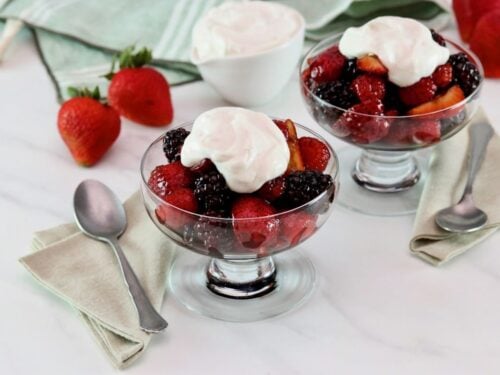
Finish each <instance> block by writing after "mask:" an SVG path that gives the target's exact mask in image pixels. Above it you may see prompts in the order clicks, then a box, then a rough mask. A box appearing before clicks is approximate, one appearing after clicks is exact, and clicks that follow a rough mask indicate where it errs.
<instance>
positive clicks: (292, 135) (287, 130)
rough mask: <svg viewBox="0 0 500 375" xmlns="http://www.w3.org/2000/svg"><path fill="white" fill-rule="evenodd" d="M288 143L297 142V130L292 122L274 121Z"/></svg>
mask: <svg viewBox="0 0 500 375" xmlns="http://www.w3.org/2000/svg"><path fill="white" fill-rule="evenodd" d="M273 121H274V123H275V124H276V126H277V127H278V128H279V129H280V130H281V132H282V133H283V135H284V136H285V139H286V140H287V141H295V140H297V129H296V128H295V124H294V123H293V121H292V120H289V119H288V120H273Z"/></svg>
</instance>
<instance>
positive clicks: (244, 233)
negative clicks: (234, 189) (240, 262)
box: [232, 195, 279, 249]
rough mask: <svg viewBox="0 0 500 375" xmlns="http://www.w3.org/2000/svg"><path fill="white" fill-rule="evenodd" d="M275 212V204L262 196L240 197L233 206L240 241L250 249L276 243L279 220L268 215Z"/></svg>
mask: <svg viewBox="0 0 500 375" xmlns="http://www.w3.org/2000/svg"><path fill="white" fill-rule="evenodd" d="M275 212H276V211H275V210H274V208H273V206H271V205H270V204H269V203H267V202H266V201H265V200H263V199H262V198H258V197H255V196H250V195H248V196H242V197H240V198H238V199H237V200H236V201H235V202H234V203H233V208H232V215H233V219H234V220H235V221H234V224H233V225H234V233H235V235H236V238H237V239H238V241H239V242H240V243H241V244H242V245H243V246H244V247H246V248H250V249H256V248H259V247H266V246H272V245H274V244H275V243H276V240H277V237H278V231H279V220H278V219H276V218H273V217H266V216H270V215H274V214H275ZM242 219H243V220H242ZM244 219H251V220H244Z"/></svg>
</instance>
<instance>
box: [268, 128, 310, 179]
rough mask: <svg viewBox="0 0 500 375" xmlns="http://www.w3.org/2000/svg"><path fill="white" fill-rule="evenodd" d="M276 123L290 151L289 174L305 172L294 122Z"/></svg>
mask: <svg viewBox="0 0 500 375" xmlns="http://www.w3.org/2000/svg"><path fill="white" fill-rule="evenodd" d="M274 123H275V124H276V126H278V128H279V129H280V130H281V132H282V133H283V135H284V136H285V138H286V142H287V144H288V149H289V150H290V161H289V162H288V168H287V172H288V173H290V172H293V171H303V170H304V169H305V167H304V161H303V160H302V155H301V153H300V147H299V143H298V137H297V129H296V128H295V124H294V123H293V121H292V120H289V119H288V120H284V121H283V120H274Z"/></svg>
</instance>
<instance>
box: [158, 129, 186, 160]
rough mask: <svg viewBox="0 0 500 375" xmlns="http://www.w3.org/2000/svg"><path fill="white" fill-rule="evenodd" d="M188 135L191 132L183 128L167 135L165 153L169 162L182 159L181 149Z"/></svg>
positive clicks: (171, 131) (164, 140)
mask: <svg viewBox="0 0 500 375" xmlns="http://www.w3.org/2000/svg"><path fill="white" fill-rule="evenodd" d="M188 135H189V132H188V131H187V130H186V129H183V128H179V129H174V130H170V131H169V132H167V133H166V134H165V136H164V137H163V152H164V153H165V156H166V157H167V159H168V161H169V162H173V161H177V160H180V159H181V148H182V145H183V144H184V140H185V139H186V137H187V136H188Z"/></svg>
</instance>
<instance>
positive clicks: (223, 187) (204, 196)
mask: <svg viewBox="0 0 500 375" xmlns="http://www.w3.org/2000/svg"><path fill="white" fill-rule="evenodd" d="M194 195H195V197H196V200H197V201H198V207H199V209H200V211H201V212H202V213H204V214H206V213H208V212H213V211H215V212H219V213H226V214H227V212H228V211H229V208H230V206H231V199H232V192H231V190H230V189H229V187H228V186H227V184H226V180H225V179H224V176H222V175H221V174H220V173H219V172H218V171H217V170H214V171H211V172H208V173H205V174H202V175H201V176H200V177H198V178H197V179H196V180H195V181H194Z"/></svg>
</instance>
